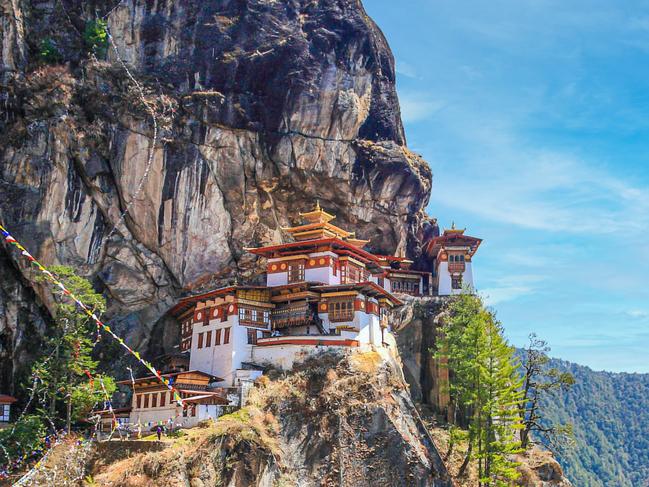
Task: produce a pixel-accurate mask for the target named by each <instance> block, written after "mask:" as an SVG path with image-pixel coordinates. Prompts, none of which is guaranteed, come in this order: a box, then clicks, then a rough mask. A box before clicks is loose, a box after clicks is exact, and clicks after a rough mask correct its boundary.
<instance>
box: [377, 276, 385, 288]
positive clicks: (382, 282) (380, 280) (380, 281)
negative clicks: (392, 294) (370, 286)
mask: <svg viewBox="0 0 649 487" xmlns="http://www.w3.org/2000/svg"><path fill="white" fill-rule="evenodd" d="M378 281H379V283H378V284H379V286H381V287H382V288H383V289H385V279H384V278H383V277H379V279H378Z"/></svg>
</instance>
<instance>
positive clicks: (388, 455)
mask: <svg viewBox="0 0 649 487" xmlns="http://www.w3.org/2000/svg"><path fill="white" fill-rule="evenodd" d="M270 376H271V377H272V379H270V380H269V378H268V377H267V376H265V377H263V380H260V381H258V383H257V384H256V386H255V388H254V389H253V390H252V391H251V393H250V395H249V401H248V405H247V406H246V407H244V408H243V409H241V410H240V411H237V412H236V413H233V414H230V415H227V416H224V417H222V418H220V419H219V421H217V422H216V423H214V424H212V425H207V424H206V425H205V428H204V429H200V428H197V429H195V430H191V431H188V432H187V434H188V435H189V438H188V439H185V441H179V442H176V443H175V444H172V445H170V447H169V448H167V449H166V450H164V451H162V452H160V453H155V454H148V455H138V456H134V457H132V458H128V459H126V460H121V461H120V460H118V459H115V460H117V461H115V460H113V459H111V456H110V455H104V454H101V455H100V458H101V459H102V460H100V461H99V462H97V463H96V464H95V465H94V466H92V468H91V469H90V471H91V473H92V475H93V478H94V480H95V481H96V482H97V485H102V486H107V487H108V486H123V485H128V486H131V487H139V486H145V485H146V486H148V485H158V484H159V483H164V484H165V485H169V486H185V485H201V486H202V485H205V486H207V485H228V486H241V487H243V486H259V487H262V486H263V487H266V486H269V487H270V486H274V485H291V486H293V485H299V486H300V487H315V486H340V487H343V486H344V487H356V486H358V487H361V486H363V487H364V486H367V485H376V486H395V487H396V486H404V487H405V486H413V487H414V486H421V487H450V486H451V485H453V484H452V481H451V479H450V477H449V476H448V474H447V472H446V468H445V467H444V464H443V462H442V461H441V458H440V457H439V454H438V453H437V451H436V450H435V448H434V446H433V445H432V444H430V443H428V444H427V443H426V441H427V439H426V436H425V435H422V434H421V432H420V431H419V430H418V427H417V418H418V416H417V413H416V411H415V409H414V407H413V405H412V402H411V401H410V397H409V395H408V393H407V389H406V388H405V384H404V383H403V381H402V379H401V374H400V368H399V367H398V365H396V364H392V363H390V362H386V361H384V360H382V359H381V357H380V356H379V354H377V353H374V352H370V353H366V354H357V355H355V356H352V357H347V358H343V359H341V358H340V357H337V356H335V355H329V354H322V355H320V356H317V357H314V358H313V359H311V360H308V361H307V362H305V363H304V364H301V365H299V366H298V367H296V368H295V369H294V370H293V371H291V372H290V373H288V374H281V375H278V374H273V373H271V374H270ZM122 450H123V448H122ZM106 459H108V460H106Z"/></svg>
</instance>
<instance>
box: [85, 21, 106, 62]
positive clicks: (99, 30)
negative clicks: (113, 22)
mask: <svg viewBox="0 0 649 487" xmlns="http://www.w3.org/2000/svg"><path fill="white" fill-rule="evenodd" d="M83 41H84V42H85V44H86V47H87V48H88V50H89V51H90V52H92V53H93V54H94V55H95V56H97V57H101V58H103V57H105V56H106V51H107V50H108V24H106V21H105V20H103V19H95V20H89V21H88V22H86V29H85V30H84V32H83Z"/></svg>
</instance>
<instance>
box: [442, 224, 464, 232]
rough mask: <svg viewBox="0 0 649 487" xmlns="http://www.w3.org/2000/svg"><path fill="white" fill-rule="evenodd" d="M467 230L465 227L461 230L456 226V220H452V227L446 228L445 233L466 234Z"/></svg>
mask: <svg viewBox="0 0 649 487" xmlns="http://www.w3.org/2000/svg"><path fill="white" fill-rule="evenodd" d="M465 230H466V228H463V229H461V230H460V229H458V228H455V222H452V223H451V228H450V229H448V228H445V229H444V235H450V234H458V235H464V232H465Z"/></svg>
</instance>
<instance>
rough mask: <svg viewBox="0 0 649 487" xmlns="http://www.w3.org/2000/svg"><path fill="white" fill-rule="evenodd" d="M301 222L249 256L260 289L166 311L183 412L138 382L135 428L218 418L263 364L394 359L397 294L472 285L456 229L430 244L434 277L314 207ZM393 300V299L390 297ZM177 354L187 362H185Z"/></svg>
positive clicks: (160, 390)
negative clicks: (357, 353) (338, 355)
mask: <svg viewBox="0 0 649 487" xmlns="http://www.w3.org/2000/svg"><path fill="white" fill-rule="evenodd" d="M300 216H301V217H302V218H303V223H302V224H301V225H299V226H295V227H291V228H285V229H284V230H285V231H286V232H287V233H288V234H290V235H291V236H292V239H293V241H292V242H290V243H284V244H280V245H271V246H267V247H260V248H250V249H246V250H248V251H249V252H251V253H253V254H256V255H258V256H259V257H262V258H264V259H265V261H266V285H265V286H252V285H233V286H228V287H224V288H221V289H216V290H213V291H209V292H205V293H202V294H198V295H194V296H189V297H186V298H183V299H181V300H180V301H179V302H178V303H177V304H176V306H174V307H173V308H172V309H171V310H170V314H171V315H172V316H173V317H175V318H176V319H177V320H178V322H179V323H180V344H179V348H180V354H179V355H180V359H181V360H180V361H179V360H178V359H179V357H178V356H176V363H175V364H172V369H174V370H173V371H172V372H171V373H170V374H169V377H172V378H173V380H174V384H175V386H176V388H177V389H179V390H180V392H181V395H182V396H183V398H184V400H185V402H186V403H187V404H188V405H189V406H188V407H186V408H185V409H184V410H180V409H179V407H178V406H177V405H176V404H175V403H174V402H173V401H172V398H171V396H170V393H169V392H167V391H166V389H165V388H164V386H163V385H162V384H160V383H159V382H157V381H156V380H155V378H154V377H148V378H142V379H137V380H136V381H135V383H132V382H131V381H124V382H123V383H125V384H131V385H132V386H133V389H134V391H133V392H134V393H133V399H132V404H131V408H127V410H125V411H123V415H124V417H126V416H127V415H128V418H129V421H130V422H131V423H140V422H144V423H152V422H160V421H167V420H168V418H170V417H181V418H182V420H181V421H180V423H181V425H183V426H191V425H193V424H195V423H196V422H198V421H199V420H200V419H203V418H206V417H214V416H215V412H216V411H217V410H218V406H222V405H226V404H228V403H230V404H231V403H232V397H231V396H230V397H228V391H230V392H232V391H233V390H235V389H237V388H238V390H239V391H241V388H242V386H243V387H245V386H244V385H245V384H250V383H251V381H252V380H254V379H256V378H257V377H258V376H259V375H261V374H262V371H263V368H264V366H267V365H272V366H274V367H278V368H284V369H289V368H291V366H292V365H293V363H294V362H295V361H299V360H302V359H304V358H305V357H306V356H307V355H309V354H310V353H312V352H314V351H316V350H322V349H338V350H341V349H345V350H347V351H353V350H381V351H384V352H386V353H396V341H395V338H394V336H393V334H392V330H391V328H390V322H389V320H388V315H389V312H390V310H391V309H393V308H395V307H398V306H400V305H401V304H402V302H401V301H400V299H399V297H398V295H400V294H408V295H413V296H430V295H438V296H448V295H452V294H457V293H460V292H462V291H463V290H466V289H470V288H472V287H473V273H472V268H471V261H472V258H473V255H474V254H475V252H476V251H477V249H478V246H479V245H480V242H481V241H480V239H477V238H473V237H469V236H467V235H465V234H464V230H457V229H455V227H454V226H453V228H452V229H450V230H445V231H444V233H443V234H442V235H438V236H435V237H433V238H432V239H431V240H430V241H429V242H428V243H427V245H426V248H425V249H426V252H427V254H428V256H429V259H430V263H431V266H430V268H432V269H433V272H432V273H431V272H423V271H418V270H413V269H411V264H412V262H411V261H409V260H407V259H405V258H403V257H396V256H388V255H376V254H373V253H370V252H368V251H366V250H364V249H363V247H364V246H365V245H366V244H367V243H368V241H366V240H360V239H358V238H356V237H355V235H354V233H352V232H348V231H346V230H343V229H342V228H340V227H338V226H336V225H334V224H333V223H332V220H334V218H335V217H334V215H331V214H329V213H327V212H326V211H324V210H323V209H322V208H320V205H319V204H318V205H316V207H315V209H314V210H313V211H310V212H308V213H300ZM395 295H397V296H395ZM182 357H185V360H184V365H183V363H182V362H183V360H182Z"/></svg>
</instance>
